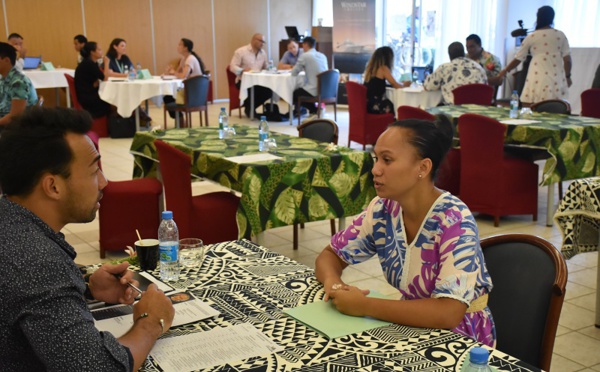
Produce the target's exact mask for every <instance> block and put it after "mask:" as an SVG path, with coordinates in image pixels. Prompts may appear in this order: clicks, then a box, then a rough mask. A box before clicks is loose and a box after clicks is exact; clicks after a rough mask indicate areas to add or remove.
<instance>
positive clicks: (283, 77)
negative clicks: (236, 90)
mask: <svg viewBox="0 0 600 372" xmlns="http://www.w3.org/2000/svg"><path fill="white" fill-rule="evenodd" d="M304 77H305V73H304V72H301V73H300V74H298V75H297V76H292V73H291V70H279V71H272V72H270V71H261V72H244V73H243V74H242V83H241V85H240V102H244V100H245V99H246V98H248V88H250V90H251V92H252V95H251V97H250V105H251V106H252V107H254V86H256V85H260V86H263V87H267V88H269V89H271V90H272V91H273V93H275V94H277V95H278V96H279V97H280V98H281V99H283V100H284V101H286V102H287V103H288V104H289V105H290V112H293V108H294V102H293V101H294V100H293V98H292V97H293V96H294V90H296V89H297V88H299V87H300V85H301V84H302V82H303V81H304ZM250 118H251V119H254V110H250ZM293 119H294V116H293V115H290V125H292V123H293Z"/></svg>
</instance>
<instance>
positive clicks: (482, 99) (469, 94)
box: [452, 84, 494, 106]
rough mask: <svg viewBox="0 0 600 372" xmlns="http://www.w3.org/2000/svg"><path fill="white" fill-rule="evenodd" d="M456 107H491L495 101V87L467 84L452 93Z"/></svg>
mask: <svg viewBox="0 0 600 372" xmlns="http://www.w3.org/2000/svg"><path fill="white" fill-rule="evenodd" d="M452 94H453V95H454V104H455V105H466V104H475V105H484V106H490V105H491V104H492V101H493V99H494V87H492V86H491V85H487V84H467V85H463V86H460V87H458V88H456V89H454V90H453V91H452Z"/></svg>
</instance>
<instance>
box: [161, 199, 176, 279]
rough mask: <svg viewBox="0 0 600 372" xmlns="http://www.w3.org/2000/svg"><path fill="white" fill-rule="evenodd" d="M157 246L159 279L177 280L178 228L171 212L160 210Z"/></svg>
mask: <svg viewBox="0 0 600 372" xmlns="http://www.w3.org/2000/svg"><path fill="white" fill-rule="evenodd" d="M158 247H159V250H160V279H161V280H163V281H177V280H179V230H178V229H177V224H176V223H175V221H173V212H171V211H164V212H162V221H161V222H160V226H158Z"/></svg>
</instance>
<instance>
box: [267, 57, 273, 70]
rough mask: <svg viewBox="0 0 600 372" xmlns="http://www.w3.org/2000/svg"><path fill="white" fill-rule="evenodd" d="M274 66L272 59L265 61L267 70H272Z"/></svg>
mask: <svg viewBox="0 0 600 372" xmlns="http://www.w3.org/2000/svg"><path fill="white" fill-rule="evenodd" d="M274 68H275V65H274V64H273V60H272V59H270V60H269V63H267V71H273V70H274Z"/></svg>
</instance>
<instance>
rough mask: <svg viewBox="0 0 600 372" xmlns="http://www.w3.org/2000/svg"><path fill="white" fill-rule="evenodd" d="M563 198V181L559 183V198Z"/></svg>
mask: <svg viewBox="0 0 600 372" xmlns="http://www.w3.org/2000/svg"><path fill="white" fill-rule="evenodd" d="M562 198H563V187H562V182H559V183H558V200H562Z"/></svg>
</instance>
